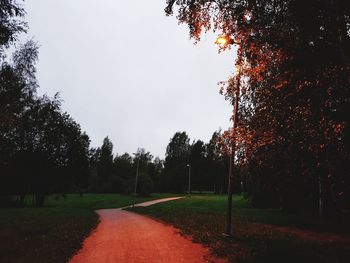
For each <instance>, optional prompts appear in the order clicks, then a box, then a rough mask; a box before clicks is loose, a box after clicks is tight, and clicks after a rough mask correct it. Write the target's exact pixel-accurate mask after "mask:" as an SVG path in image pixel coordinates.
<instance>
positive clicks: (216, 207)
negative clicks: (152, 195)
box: [132, 195, 350, 263]
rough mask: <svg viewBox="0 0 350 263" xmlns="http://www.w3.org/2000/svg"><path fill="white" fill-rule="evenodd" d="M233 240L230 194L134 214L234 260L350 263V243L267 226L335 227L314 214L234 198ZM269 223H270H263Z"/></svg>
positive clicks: (200, 197)
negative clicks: (260, 206)
mask: <svg viewBox="0 0 350 263" xmlns="http://www.w3.org/2000/svg"><path fill="white" fill-rule="evenodd" d="M233 207H234V208H233V222H234V223H233V224H234V225H233V233H234V236H233V238H225V237H224V236H223V235H222V233H224V231H225V229H224V227H225V209H226V197H225V196H215V195H210V196H209V195H208V196H192V197H190V198H184V199H180V200H176V201H172V202H168V203H160V204H157V205H154V206H150V207H135V208H133V209H132V210H133V211H136V212H139V213H142V214H146V215H150V216H152V217H155V218H158V219H160V220H162V221H165V222H167V223H170V224H172V225H174V226H175V227H177V228H180V229H181V231H182V232H183V234H185V235H191V236H192V237H193V239H194V241H195V242H199V243H203V244H205V245H207V246H209V247H210V248H211V250H212V252H213V253H214V254H216V255H218V256H220V257H224V258H227V259H228V260H229V262H259V263H260V262H262V263H263V262H269V263H270V262H321V263H322V262H324V263H326V262H340V263H342V262H344V263H345V262H350V249H349V244H339V243H331V242H328V243H322V242H317V241H315V239H313V240H311V239H310V240H309V239H308V240H305V239H300V238H298V237H297V236H296V235H293V234H290V233H288V232H281V231H278V230H277V229H274V228H273V227H269V226H267V225H265V224H266V223H267V224H278V225H280V226H299V227H308V226H311V225H312V223H313V225H312V226H313V227H315V228H316V229H318V228H321V227H323V226H329V225H331V224H330V223H329V222H326V221H323V220H319V219H317V218H315V217H312V215H307V216H305V215H300V214H299V215H298V214H292V213H287V212H284V211H281V210H276V209H266V210H264V209H254V208H251V207H250V206H249V204H248V203H247V202H246V201H245V200H243V199H242V198H241V197H239V196H235V197H234V199H233ZM262 223H264V224H262Z"/></svg>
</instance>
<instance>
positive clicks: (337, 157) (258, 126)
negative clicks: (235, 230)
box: [165, 0, 350, 213]
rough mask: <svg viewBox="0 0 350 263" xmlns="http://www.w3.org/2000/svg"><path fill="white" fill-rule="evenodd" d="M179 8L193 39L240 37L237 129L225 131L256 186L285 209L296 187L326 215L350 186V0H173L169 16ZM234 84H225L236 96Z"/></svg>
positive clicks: (228, 93) (169, 3)
mask: <svg viewBox="0 0 350 263" xmlns="http://www.w3.org/2000/svg"><path fill="white" fill-rule="evenodd" d="M175 5H177V6H178V9H177V10H178V14H177V18H178V19H179V21H180V22H181V23H187V24H188V26H189V30H190V36H191V37H193V38H195V39H196V40H197V41H198V40H200V35H201V32H202V31H203V30H209V29H214V30H217V31H219V33H220V34H222V35H224V36H226V37H228V38H234V39H235V40H236V41H238V42H239V43H240V44H239V48H238V53H237V56H238V58H237V63H238V64H239V65H238V66H239V67H241V72H242V78H241V80H242V81H241V82H240V83H239V84H240V87H241V93H240V99H241V101H242V103H241V107H240V109H239V114H240V117H239V120H240V122H239V129H237V130H236V131H233V132H234V133H233V132H232V131H231V132H229V133H226V134H227V135H228V137H231V138H233V137H234V138H235V143H236V144H237V145H236V147H238V156H239V160H238V161H239V163H240V165H244V166H245V167H248V169H249V172H248V174H250V182H251V183H252V189H253V188H254V189H259V191H260V192H261V193H265V194H269V193H274V195H275V196H273V197H272V198H271V200H278V203H279V204H278V206H282V207H288V206H290V205H292V204H299V203H301V202H295V200H293V196H296V193H298V194H297V196H302V198H306V199H307V200H309V201H310V203H312V204H313V205H311V206H316V204H318V206H319V208H320V213H322V212H323V211H324V210H325V209H326V207H327V203H328V208H331V207H332V204H331V202H332V201H331V200H332V199H333V200H334V199H336V198H335V197H336V196H337V195H338V194H340V192H339V191H338V192H337V191H336V192H334V191H335V190H334V191H333V190H331V189H343V190H344V189H347V190H344V191H343V193H344V192H347V193H348V192H350V184H349V171H350V168H349V165H348V163H349V162H348V161H349V143H348V142H349V139H348V138H349V135H348V134H349V133H347V132H346V131H349V125H350V124H349V117H348V116H349V115H347V116H346V115H345V114H344V112H345V111H346V110H348V109H349V107H350V99H349V94H350V92H349V91H350V85H349V76H348V74H347V72H348V71H349V69H350V65H349V54H350V45H349V41H350V37H349V14H350V4H349V2H348V1H345V0H328V1H321V0H311V1H307V2H305V1H297V0H284V1H277V0H267V1H256V0H248V1H242V0H234V1H228V0H222V1H214V0H207V1H201V0H194V1H175V0H168V1H167V7H166V9H165V11H166V13H167V14H168V15H170V14H172V13H173V9H174V6H175ZM237 81H238V80H237V78H230V79H229V81H228V82H226V86H225V87H224V89H223V93H224V94H225V96H226V97H227V98H228V99H230V100H232V99H234V95H233V94H235V88H236V87H237ZM237 99H238V98H237ZM247 165H248V166H247ZM277 178H278V179H277ZM254 192H255V191H254ZM332 192H333V193H332ZM255 193H256V192H255ZM263 195H264V194H263ZM332 196H333V197H332ZM343 196H344V195H343ZM258 199H259V198H258ZM293 201H294V202H293ZM305 203H307V202H303V204H305Z"/></svg>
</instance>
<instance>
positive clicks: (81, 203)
mask: <svg viewBox="0 0 350 263" xmlns="http://www.w3.org/2000/svg"><path fill="white" fill-rule="evenodd" d="M168 196H170V195H164V194H153V195H152V196H151V197H149V198H141V197H134V196H131V195H130V196H126V195H118V194H85V195H84V197H80V196H79V195H67V197H66V198H62V197H61V198H59V199H57V198H55V197H54V196H52V197H50V198H49V199H48V200H47V202H46V206H45V207H42V208H33V207H27V208H6V209H1V208H0V262H6V263H11V262H16V263H17V262H26V263H27V262H35V263H40V262H43V263H44V262H45V263H51V262H52V263H55V262H57V263H63V262H66V261H67V260H68V259H69V258H70V257H71V256H72V255H73V254H74V252H75V251H76V250H77V249H79V248H80V246H81V243H82V241H83V240H84V238H85V237H86V236H87V235H88V234H89V233H90V232H91V230H92V229H93V228H95V227H96V225H97V223H98V216H97V214H96V213H95V212H94V210H96V209H102V208H117V207H123V206H127V205H130V204H133V203H140V202H143V201H147V200H152V199H158V198H163V197H168Z"/></svg>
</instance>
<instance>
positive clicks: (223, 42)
mask: <svg viewBox="0 0 350 263" xmlns="http://www.w3.org/2000/svg"><path fill="white" fill-rule="evenodd" d="M215 44H218V45H220V46H221V47H226V46H228V45H239V44H240V42H237V41H235V40H234V39H232V38H231V37H228V36H219V37H218V38H217V39H216V41H215ZM240 64H241V61H240V60H239V61H238V73H237V82H236V84H237V87H236V90H235V100H234V105H233V124H232V133H233V136H235V131H236V128H237V111H238V100H239V95H240V80H241V67H240ZM234 139H235V138H234ZM235 146H236V145H235V142H234V140H232V141H231V154H230V164H229V175H228V186H227V210H226V231H225V235H226V236H229V237H231V236H232V182H233V168H234V162H235V154H236V149H235Z"/></svg>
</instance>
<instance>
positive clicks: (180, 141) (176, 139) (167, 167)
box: [162, 132, 190, 192]
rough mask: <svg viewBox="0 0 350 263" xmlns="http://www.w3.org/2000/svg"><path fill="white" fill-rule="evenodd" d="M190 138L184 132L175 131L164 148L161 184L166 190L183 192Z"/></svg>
mask: <svg viewBox="0 0 350 263" xmlns="http://www.w3.org/2000/svg"><path fill="white" fill-rule="evenodd" d="M189 154H190V139H189V138H188V135H187V134H186V132H176V133H175V134H174V136H173V137H172V138H171V139H170V142H169V144H168V146H167V148H166V155H165V162H164V176H163V178H162V185H163V186H164V188H165V190H166V191H173V192H183V191H184V190H185V186H186V182H187V167H186V165H187V163H188V158H189Z"/></svg>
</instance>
